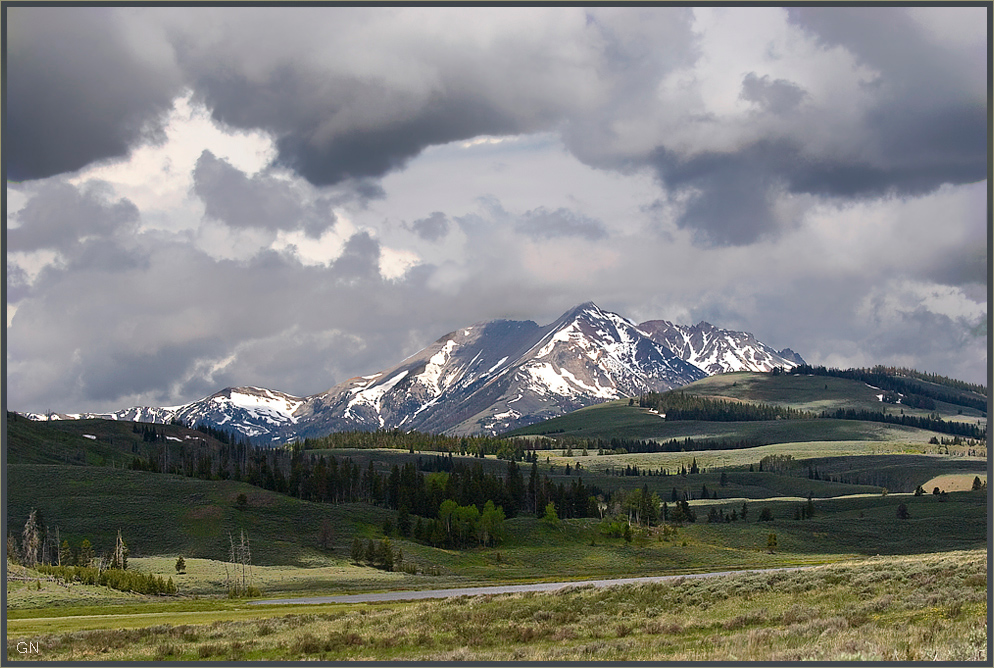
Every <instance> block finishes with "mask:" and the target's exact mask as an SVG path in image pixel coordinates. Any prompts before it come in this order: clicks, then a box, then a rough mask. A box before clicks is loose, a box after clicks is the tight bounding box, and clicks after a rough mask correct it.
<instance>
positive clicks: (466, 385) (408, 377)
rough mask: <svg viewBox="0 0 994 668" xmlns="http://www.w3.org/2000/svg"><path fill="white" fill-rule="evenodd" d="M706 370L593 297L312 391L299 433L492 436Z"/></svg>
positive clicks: (465, 333) (474, 330)
mask: <svg viewBox="0 0 994 668" xmlns="http://www.w3.org/2000/svg"><path fill="white" fill-rule="evenodd" d="M706 375H707V374H706V373H704V372H703V371H701V370H700V369H698V368H697V367H695V366H693V365H692V364H688V363H687V362H685V361H683V360H681V359H680V358H679V357H677V356H676V355H674V354H673V353H672V352H671V351H669V350H667V349H666V348H665V347H664V346H661V345H659V344H657V343H655V342H653V341H652V340H650V339H649V338H648V337H647V336H646V335H645V334H643V333H642V332H640V331H639V330H638V329H637V328H636V327H635V325H634V324H633V323H631V322H629V321H628V320H626V319H624V318H622V317H621V316H619V315H616V314H614V313H608V312H605V311H602V310H601V309H599V308H598V307H597V306H596V305H594V304H592V303H587V304H582V305H580V306H578V307H576V308H575V309H573V310H571V311H569V312H568V313H566V314H564V315H563V316H562V317H560V318H559V319H558V320H557V321H556V322H554V323H552V324H551V325H547V326H545V327H539V326H538V325H536V324H535V323H534V322H531V321H527V322H515V321H507V320H497V321H490V322H484V323H479V324H476V325H472V326H470V327H466V328H463V329H459V330H456V331H455V332H451V333H449V334H446V335H445V336H443V337H442V338H441V339H439V340H438V341H436V342H435V343H434V344H432V345H431V346H429V347H428V348H425V349H424V350H422V351H421V352H419V353H417V354H416V355H414V356H412V357H410V358H408V359H406V360H404V361H403V362H401V363H400V364H399V365H397V366H395V367H392V368H390V369H387V370H385V371H382V372H380V373H377V374H373V375H371V376H364V377H360V378H353V379H351V380H349V381H346V382H345V383H342V384H341V385H338V386H336V387H334V388H332V389H331V390H329V391H328V392H327V393H325V394H324V395H320V396H318V397H311V398H309V399H308V401H307V404H306V405H305V406H304V407H303V408H302V410H301V413H300V416H299V417H300V419H301V420H302V422H304V423H306V426H304V427H303V428H302V430H301V431H302V433H303V434H304V435H311V434H312V433H313V434H318V433H328V432H330V431H340V430H345V429H367V428H386V429H392V428H400V429H416V430H419V431H432V432H439V431H445V432H451V433H478V432H490V433H496V432H500V431H505V430H507V429H510V428H513V427H517V426H522V425H525V424H530V423H532V422H537V421H539V420H543V419H546V418H548V417H553V416H556V415H562V414H563V413H567V412H569V411H572V410H576V409H577V408H581V407H583V406H588V405H590V404H593V403H597V402H599V401H605V400H607V399H616V398H619V397H625V396H635V395H638V394H640V393H642V392H646V391H649V390H657V391H661V390H667V389H670V388H673V387H677V386H679V385H686V384H687V383H690V382H693V381H695V380H698V379H700V378H703V377H705V376H706Z"/></svg>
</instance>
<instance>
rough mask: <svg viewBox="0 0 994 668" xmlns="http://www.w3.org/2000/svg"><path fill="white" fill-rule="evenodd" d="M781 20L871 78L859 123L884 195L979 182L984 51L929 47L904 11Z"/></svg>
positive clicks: (829, 12) (822, 12) (808, 14)
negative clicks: (886, 188)
mask: <svg viewBox="0 0 994 668" xmlns="http://www.w3.org/2000/svg"><path fill="white" fill-rule="evenodd" d="M788 16H789V18H790V20H791V22H793V23H794V24H795V25H797V26H798V27H800V28H801V29H803V30H805V31H807V32H808V33H809V34H812V35H814V36H815V37H816V38H817V39H818V40H820V41H821V42H822V44H823V45H825V46H828V47H833V46H841V47H843V48H845V49H847V50H848V51H849V52H850V53H852V54H853V56H854V57H855V58H856V59H857V61H858V62H860V63H861V64H863V65H866V66H868V67H870V68H872V69H873V70H875V71H876V73H877V77H876V79H875V80H874V81H873V82H872V84H869V86H870V87H871V88H872V89H875V91H876V104H875V105H874V106H873V108H872V109H871V110H870V111H869V113H868V115H867V117H866V119H865V122H866V124H867V129H868V130H869V133H868V136H871V137H873V142H874V144H875V148H876V149H877V151H878V152H879V154H880V157H879V159H878V162H877V166H878V167H879V168H880V169H881V170H882V172H883V173H884V174H885V175H886V179H887V181H888V182H889V185H890V186H891V187H892V188H894V189H895V190H896V191H898V192H907V193H920V192H923V191H927V190H931V189H934V188H936V187H938V186H939V185H941V184H942V183H955V184H959V183H970V182H974V181H979V180H981V179H983V178H985V177H986V175H987V144H988V136H987V105H986V86H985V82H986V74H987V73H986V68H985V64H986V61H987V56H986V49H983V48H976V47H975V48H974V49H973V50H972V51H968V50H962V49H961V50H956V49H952V48H949V47H948V46H939V45H937V44H935V43H934V41H932V40H930V39H928V37H927V36H926V32H925V30H926V29H925V28H924V27H922V26H921V25H920V24H918V23H917V22H916V21H915V20H914V19H912V18H911V16H910V15H909V13H908V10H904V11H895V10H894V9H892V8H889V7H832V8H826V7H794V8H790V9H788Z"/></svg>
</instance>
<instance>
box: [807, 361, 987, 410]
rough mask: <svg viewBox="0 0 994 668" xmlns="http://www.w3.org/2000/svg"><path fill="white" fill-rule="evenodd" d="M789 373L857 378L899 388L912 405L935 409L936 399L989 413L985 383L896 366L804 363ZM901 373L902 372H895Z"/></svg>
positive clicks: (876, 385) (884, 386) (876, 384)
mask: <svg viewBox="0 0 994 668" xmlns="http://www.w3.org/2000/svg"><path fill="white" fill-rule="evenodd" d="M788 373H790V374H792V375H795V376H807V375H813V376H831V377H833V378H847V379H849V380H858V381H862V382H864V383H866V384H867V385H871V386H873V387H878V388H880V389H881V390H888V391H891V392H898V393H900V394H903V395H904V396H905V398H904V399H902V400H901V403H903V404H906V405H908V406H911V407H913V408H923V409H925V410H935V402H936V401H941V402H943V403H947V404H953V405H955V406H963V407H965V408H973V409H974V410H978V411H980V412H982V413H984V414H985V415H986V414H987V398H986V396H985V395H986V394H987V388H985V387H984V386H983V385H974V384H973V383H965V382H963V381H959V380H954V379H952V378H946V377H945V376H938V375H935V374H926V373H921V372H918V371H914V370H913V369H900V368H895V367H883V366H875V367H873V368H872V369H829V368H826V367H823V366H809V365H807V364H801V365H799V366H796V367H794V368H793V369H791V370H790V371H788ZM894 374H900V375H894ZM920 381H927V382H928V383H933V384H938V385H945V386H947V387H951V388H954V389H957V390H961V392H973V393H976V394H979V395H981V396H977V397H971V396H968V395H964V394H962V393H960V392H947V391H945V390H943V389H942V388H939V387H934V385H926V384H925V383H923V382H920Z"/></svg>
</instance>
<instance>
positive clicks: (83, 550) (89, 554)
mask: <svg viewBox="0 0 994 668" xmlns="http://www.w3.org/2000/svg"><path fill="white" fill-rule="evenodd" d="M94 556H95V555H94V552H93V545H91V544H90V539H89V538H84V539H83V542H82V543H81V544H80V546H79V558H78V559H76V565H77V566H83V567H88V566H91V565H92V564H93V558H94Z"/></svg>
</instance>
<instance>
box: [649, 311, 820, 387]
mask: <svg viewBox="0 0 994 668" xmlns="http://www.w3.org/2000/svg"><path fill="white" fill-rule="evenodd" d="M638 327H639V329H640V330H642V331H643V332H645V333H646V334H648V335H649V337H650V338H652V340H653V341H656V342H657V343H660V344H662V345H664V346H666V347H667V348H669V349H670V350H672V351H673V352H674V353H676V354H677V355H679V356H680V358H681V359H684V360H686V361H688V362H690V363H691V364H693V365H695V366H697V367H700V368H701V369H703V370H704V371H706V372H707V373H708V374H709V375H713V374H718V373H728V372H730V371H772V370H773V368H774V367H778V366H779V367H783V368H785V369H792V368H794V367H795V366H797V365H798V364H804V360H803V359H802V358H801V356H800V355H798V354H797V353H795V352H794V351H793V350H791V349H790V348H784V349H783V350H775V349H773V348H771V347H770V346H768V345H766V344H765V343H762V342H761V341H758V340H757V339H756V337H754V336H753V335H752V334H750V333H748V332H733V331H730V330H727V329H719V328H718V327H715V326H714V325H712V324H710V323H707V322H703V321H702V322H699V323H697V324H696V325H693V326H687V325H675V324H673V323H672V322H669V321H668V320H650V321H648V322H643V323H642V324H640V325H639V326H638Z"/></svg>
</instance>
